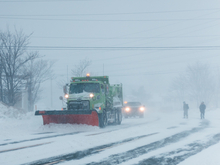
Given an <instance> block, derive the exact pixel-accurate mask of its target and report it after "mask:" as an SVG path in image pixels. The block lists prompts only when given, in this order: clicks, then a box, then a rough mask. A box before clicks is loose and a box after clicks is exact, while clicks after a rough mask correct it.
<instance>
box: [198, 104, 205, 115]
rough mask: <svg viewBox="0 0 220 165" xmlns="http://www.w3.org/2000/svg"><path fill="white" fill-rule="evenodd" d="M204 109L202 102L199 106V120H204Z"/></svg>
mask: <svg viewBox="0 0 220 165" xmlns="http://www.w3.org/2000/svg"><path fill="white" fill-rule="evenodd" d="M205 109H206V105H205V103H204V102H202V103H201V104H200V106H199V110H200V116H201V119H204V118H205Z"/></svg>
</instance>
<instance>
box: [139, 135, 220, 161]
mask: <svg viewBox="0 0 220 165" xmlns="http://www.w3.org/2000/svg"><path fill="white" fill-rule="evenodd" d="M219 141H220V133H219V134H216V135H214V136H213V138H212V139H211V140H209V141H207V142H206V143H199V142H194V143H191V144H188V145H187V146H186V147H185V149H177V150H175V151H171V152H168V153H164V154H160V155H159V156H157V157H151V158H148V159H145V160H142V161H140V162H138V165H152V164H153V165H161V164H163V165H177V164H179V163H180V162H182V161H184V160H185V159H187V158H188V157H190V156H193V155H195V154H197V153H199V152H201V151H202V150H204V149H206V148H208V147H210V146H212V145H215V144H216V143H218V142H219ZM177 154H178V155H177ZM175 155H177V156H175Z"/></svg>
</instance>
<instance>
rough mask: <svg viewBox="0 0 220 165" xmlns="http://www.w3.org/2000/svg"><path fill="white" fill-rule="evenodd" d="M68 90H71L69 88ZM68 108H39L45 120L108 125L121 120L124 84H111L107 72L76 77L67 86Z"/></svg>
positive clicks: (118, 122)
mask: <svg viewBox="0 0 220 165" xmlns="http://www.w3.org/2000/svg"><path fill="white" fill-rule="evenodd" d="M67 91H68V92H67ZM65 94H66V95H67V96H68V98H67V102H66V104H67V108H66V110H63V111H44V110H42V111H36V113H35V115H42V117H43V121H44V124H49V123H76V124H87V125H93V126H100V127H105V126H106V125H107V124H109V123H117V124H120V123H121V120H122V114H121V108H122V106H123V94H122V84H114V85H110V84H109V78H108V76H96V77H73V78H72V79H71V82H70V84H69V86H68V90H65Z"/></svg>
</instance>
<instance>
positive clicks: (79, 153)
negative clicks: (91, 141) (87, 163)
mask: <svg viewBox="0 0 220 165" xmlns="http://www.w3.org/2000/svg"><path fill="white" fill-rule="evenodd" d="M155 134H158V132H155V133H152V134H147V135H142V136H137V137H133V138H128V139H125V140H123V141H118V142H115V143H110V144H105V145H101V146H98V147H94V148H90V149H87V150H84V151H77V152H74V153H70V154H66V155H60V156H55V157H51V158H47V159H42V160H38V161H34V162H31V163H26V164H24V165H43V164H44V165H48V164H57V163H60V162H64V161H70V160H78V159H82V158H84V157H86V156H90V155H93V154H97V153H100V152H102V151H104V150H106V149H109V148H113V147H116V146H118V145H122V144H125V143H128V142H131V141H135V140H139V139H141V138H145V137H148V136H152V135H155Z"/></svg>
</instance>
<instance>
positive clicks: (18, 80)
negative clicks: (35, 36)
mask: <svg viewBox="0 0 220 165" xmlns="http://www.w3.org/2000/svg"><path fill="white" fill-rule="evenodd" d="M29 39H30V35H29V36H27V35H25V34H24V33H23V31H22V30H20V31H17V30H15V33H11V32H10V31H9V29H7V31H6V32H0V43H1V49H0V57H1V66H2V69H3V73H4V76H5V78H4V81H5V82H4V83H5V88H6V95H7V104H8V105H14V104H15V103H16V101H17V99H18V98H19V97H18V92H19V90H20V88H21V87H22V86H23V83H24V80H25V79H26V77H27V75H25V74H24V73H23V72H22V70H23V66H24V65H25V64H26V63H27V62H28V61H30V60H33V59H35V58H37V54H35V53H34V54H33V53H31V54H29V53H27V50H26V48H27V45H28V44H29Z"/></svg>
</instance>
